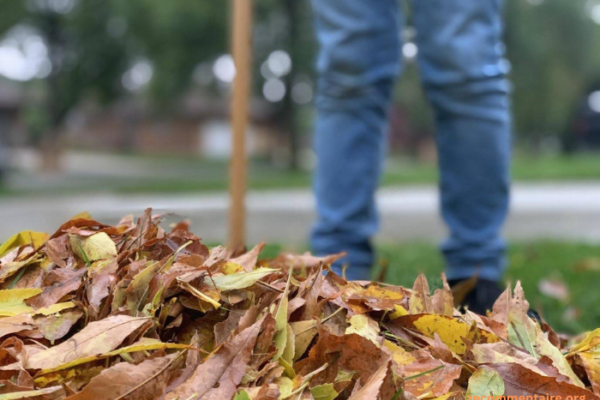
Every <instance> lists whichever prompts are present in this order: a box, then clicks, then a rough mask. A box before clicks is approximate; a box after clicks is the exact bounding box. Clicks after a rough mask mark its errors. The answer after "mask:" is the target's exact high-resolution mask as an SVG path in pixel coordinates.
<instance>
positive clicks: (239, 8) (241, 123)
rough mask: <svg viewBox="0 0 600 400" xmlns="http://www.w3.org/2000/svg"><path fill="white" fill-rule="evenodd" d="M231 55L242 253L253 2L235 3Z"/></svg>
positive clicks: (236, 240) (236, 221)
mask: <svg viewBox="0 0 600 400" xmlns="http://www.w3.org/2000/svg"><path fill="white" fill-rule="evenodd" d="M232 4H233V17H232V21H231V25H232V26H231V29H232V35H231V36H232V41H231V52H232V55H233V60H234V63H235V68H236V75H235V79H234V81H233V95H232V99H231V127H232V152H231V161H230V166H229V193H230V196H231V200H230V201H231V203H230V209H229V248H230V249H231V250H233V251H236V250H239V249H240V248H242V247H243V246H244V245H245V241H246V240H245V239H246V205H245V196H246V179H247V160H246V131H247V126H248V106H249V104H248V103H249V101H248V100H249V97H250V80H251V76H250V70H251V67H250V54H251V53H250V52H251V35H252V0H232Z"/></svg>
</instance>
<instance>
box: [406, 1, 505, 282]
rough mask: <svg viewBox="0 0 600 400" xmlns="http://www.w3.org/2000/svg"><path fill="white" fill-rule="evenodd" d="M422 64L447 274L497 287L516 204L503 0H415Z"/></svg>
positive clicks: (450, 277) (456, 278)
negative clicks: (512, 201)
mask: <svg viewBox="0 0 600 400" xmlns="http://www.w3.org/2000/svg"><path fill="white" fill-rule="evenodd" d="M413 7H414V12H415V13H414V14H415V25H416V28H417V44H418V46H419V65H420V69H421V75H422V80H423V84H424V87H425V90H426V92H427V95H428V98H429V100H430V102H431V103H432V105H433V106H434V109H435V115H436V122H437V143H438V150H439V164H440V177H441V198H442V215H443V217H444V219H445V221H446V223H447V224H448V227H449V230H450V237H449V238H448V240H447V241H446V242H445V243H443V245H442V248H441V249H442V251H443V253H444V256H445V258H446V264H447V267H448V269H447V272H446V274H447V276H448V279H451V280H460V279H465V278H468V277H470V276H472V275H473V274H475V273H477V274H478V276H479V277H480V278H482V279H485V280H492V281H498V280H500V279H501V276H502V272H503V268H504V263H505V261H504V253H505V247H506V246H505V243H504V241H503V240H502V239H501V237H500V235H501V229H502V226H503V223H504V221H505V219H506V215H507V211H508V204H509V185H510V177H509V163H510V142H511V139H510V136H511V135H510V131H511V121H510V111H509V95H508V82H507V80H506V77H505V74H506V71H505V70H504V69H505V68H504V65H503V63H502V47H503V45H502V39H501V35H502V18H501V0H415V1H414V2H413Z"/></svg>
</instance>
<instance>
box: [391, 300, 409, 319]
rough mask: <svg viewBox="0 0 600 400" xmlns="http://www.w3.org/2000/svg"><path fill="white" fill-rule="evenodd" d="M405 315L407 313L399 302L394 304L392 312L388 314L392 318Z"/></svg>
mask: <svg viewBox="0 0 600 400" xmlns="http://www.w3.org/2000/svg"><path fill="white" fill-rule="evenodd" d="M405 315H408V311H406V308H404V307H402V306H401V305H399V304H394V312H393V313H391V314H390V319H392V320H394V319H396V318H400V317H404V316H405Z"/></svg>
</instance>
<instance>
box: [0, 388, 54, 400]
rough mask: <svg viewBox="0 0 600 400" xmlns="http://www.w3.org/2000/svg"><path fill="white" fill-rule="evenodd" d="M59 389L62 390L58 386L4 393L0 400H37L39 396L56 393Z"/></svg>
mask: <svg viewBox="0 0 600 400" xmlns="http://www.w3.org/2000/svg"><path fill="white" fill-rule="evenodd" d="M61 389H62V387H60V386H54V387H49V388H46V389H39V390H27V391H25V392H13V393H4V394H0V400H18V399H31V398H37V397H39V396H43V395H46V394H51V393H54V392H57V391H59V390H61Z"/></svg>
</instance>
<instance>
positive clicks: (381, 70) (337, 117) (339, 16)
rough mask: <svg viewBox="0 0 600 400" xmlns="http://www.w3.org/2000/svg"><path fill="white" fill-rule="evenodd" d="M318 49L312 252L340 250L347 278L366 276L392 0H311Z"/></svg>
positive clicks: (394, 68) (393, 48)
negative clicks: (314, 210) (343, 253)
mask: <svg viewBox="0 0 600 400" xmlns="http://www.w3.org/2000/svg"><path fill="white" fill-rule="evenodd" d="M312 4H313V9H314V13H315V24H316V29H317V37H318V40H319V43H320V53H319V58H318V61H317V69H318V73H319V80H318V90H317V98H316V105H317V119H316V126H315V130H316V132H315V149H316V152H317V168H316V171H315V176H314V190H315V195H316V201H317V213H318V220H317V223H316V224H315V226H314V229H313V231H312V236H311V246H312V249H313V251H314V252H315V253H316V254H328V253H337V252H341V251H345V252H347V253H348V255H347V257H345V258H344V259H343V260H342V261H341V263H340V265H336V266H334V268H336V269H337V271H338V272H339V268H340V266H341V264H348V265H349V269H348V270H347V271H346V274H347V277H348V278H349V279H368V278H369V277H370V267H371V266H372V265H373V263H374V253H373V248H372V246H371V242H370V240H371V237H372V236H373V235H374V234H375V233H376V231H377V228H378V220H377V212H376V209H375V200H374V195H375V191H376V188H377V184H378V180H379V175H380V171H381V164H382V161H383V156H384V152H385V143H384V142H385V140H384V139H385V131H386V127H387V111H388V108H389V105H390V99H391V94H392V88H393V83H394V78H395V77H396V74H397V73H398V70H399V63H400V61H399V60H400V55H399V42H400V39H399V16H398V7H397V3H396V0H376V1H373V0H350V1H349V0H313V1H312Z"/></svg>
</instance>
